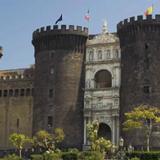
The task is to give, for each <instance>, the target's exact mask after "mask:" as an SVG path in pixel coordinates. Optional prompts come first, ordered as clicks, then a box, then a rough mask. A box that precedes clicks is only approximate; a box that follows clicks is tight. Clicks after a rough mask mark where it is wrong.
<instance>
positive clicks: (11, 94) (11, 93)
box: [9, 89, 13, 97]
mask: <svg viewBox="0 0 160 160" xmlns="http://www.w3.org/2000/svg"><path fill="white" fill-rule="evenodd" d="M9 96H10V97H12V96H13V90H12V89H10V90H9Z"/></svg>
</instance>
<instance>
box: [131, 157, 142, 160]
mask: <svg viewBox="0 0 160 160" xmlns="http://www.w3.org/2000/svg"><path fill="white" fill-rule="evenodd" d="M130 160H140V158H138V157H133V158H131V159H130Z"/></svg>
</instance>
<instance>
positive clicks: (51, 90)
mask: <svg viewBox="0 0 160 160" xmlns="http://www.w3.org/2000/svg"><path fill="white" fill-rule="evenodd" d="M49 97H50V98H52V97H53V89H50V90H49Z"/></svg>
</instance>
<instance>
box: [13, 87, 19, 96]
mask: <svg viewBox="0 0 160 160" xmlns="http://www.w3.org/2000/svg"><path fill="white" fill-rule="evenodd" d="M14 96H15V97H17V96H19V89H15V93H14Z"/></svg>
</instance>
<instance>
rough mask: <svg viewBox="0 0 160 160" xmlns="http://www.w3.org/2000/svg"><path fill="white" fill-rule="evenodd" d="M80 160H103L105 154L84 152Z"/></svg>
mask: <svg viewBox="0 0 160 160" xmlns="http://www.w3.org/2000/svg"><path fill="white" fill-rule="evenodd" d="M79 159H80V160H103V159H104V158H103V154H102V153H100V152H93V151H84V152H82V153H81V155H80V157H79Z"/></svg>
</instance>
